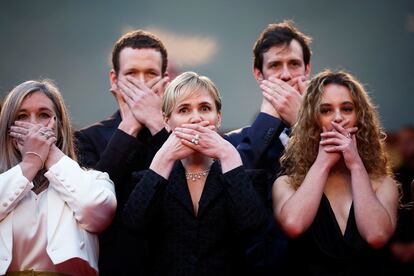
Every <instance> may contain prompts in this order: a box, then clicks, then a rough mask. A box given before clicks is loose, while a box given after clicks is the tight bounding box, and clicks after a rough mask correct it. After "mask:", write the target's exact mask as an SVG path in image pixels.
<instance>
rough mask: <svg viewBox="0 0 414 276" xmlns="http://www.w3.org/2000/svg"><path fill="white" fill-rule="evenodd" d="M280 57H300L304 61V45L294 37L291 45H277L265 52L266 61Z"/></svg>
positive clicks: (264, 58)
mask: <svg viewBox="0 0 414 276" xmlns="http://www.w3.org/2000/svg"><path fill="white" fill-rule="evenodd" d="M279 59H298V60H302V61H303V50H302V46H300V43H299V42H298V41H297V40H296V39H293V40H292V41H291V42H290V44H289V45H288V44H281V45H275V46H272V47H271V48H269V50H267V51H266V52H265V53H263V61H264V62H268V61H271V60H279Z"/></svg>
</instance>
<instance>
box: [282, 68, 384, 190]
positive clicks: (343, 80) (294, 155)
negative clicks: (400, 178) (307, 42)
mask: <svg viewBox="0 0 414 276" xmlns="http://www.w3.org/2000/svg"><path fill="white" fill-rule="evenodd" d="M328 84H337V85H341V86H344V87H346V88H348V90H349V91H350V94H351V98H352V100H353V102H354V105H355V110H356V118H357V122H356V127H358V131H357V133H356V140H357V146H358V153H359V155H360V156H361V159H362V161H363V163H364V166H365V168H366V170H367V172H368V174H369V176H370V177H371V178H373V179H377V178H379V177H381V176H385V175H392V174H391V169H390V167H389V165H388V161H387V156H386V151H385V144H384V143H385V138H386V136H385V132H384V131H383V129H382V127H381V124H380V121H379V117H378V113H377V111H376V108H375V106H374V105H373V103H372V101H371V99H370V97H369V95H368V93H367V92H366V91H365V89H364V87H363V85H362V84H360V83H359V82H358V81H357V80H356V79H355V78H354V77H353V76H352V75H351V74H349V73H347V72H344V71H338V72H333V71H330V70H325V71H323V72H321V73H319V74H318V75H316V76H315V77H314V78H313V79H312V80H311V82H310V84H309V86H308V88H307V92H306V94H305V95H304V98H303V104H302V107H301V109H300V111H299V115H298V120H297V122H296V124H295V125H294V127H293V130H292V136H291V138H290V140H289V144H288V147H287V148H286V151H285V153H284V154H283V156H282V158H281V165H282V168H283V173H284V174H286V175H287V176H289V177H290V181H291V182H290V183H291V185H293V187H295V188H296V189H297V188H298V187H299V186H300V184H301V183H302V182H303V180H304V178H305V176H306V174H307V172H308V171H309V169H310V167H311V166H312V164H313V163H314V162H315V160H316V157H317V155H318V148H319V141H320V134H321V132H322V127H321V126H320V124H319V120H318V116H319V113H320V103H321V98H322V94H323V92H324V89H325V87H326V86H327V85H328Z"/></svg>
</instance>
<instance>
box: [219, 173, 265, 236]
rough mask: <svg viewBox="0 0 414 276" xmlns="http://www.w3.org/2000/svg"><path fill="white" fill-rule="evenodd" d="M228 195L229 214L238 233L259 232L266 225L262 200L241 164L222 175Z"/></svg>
mask: <svg viewBox="0 0 414 276" xmlns="http://www.w3.org/2000/svg"><path fill="white" fill-rule="evenodd" d="M222 179H223V182H224V187H225V190H226V195H227V197H228V208H229V214H230V216H231V218H232V221H233V223H234V225H235V228H236V231H237V232H240V233H250V232H260V231H262V230H263V229H264V228H265V227H266V222H267V213H266V209H265V207H264V204H263V202H262V201H261V200H260V198H259V196H258V194H257V192H256V191H255V190H254V188H253V185H252V182H251V180H250V178H249V177H248V175H247V174H246V172H245V170H244V168H243V167H242V166H240V167H237V168H235V169H233V170H231V171H228V172H226V173H225V174H223V175H222Z"/></svg>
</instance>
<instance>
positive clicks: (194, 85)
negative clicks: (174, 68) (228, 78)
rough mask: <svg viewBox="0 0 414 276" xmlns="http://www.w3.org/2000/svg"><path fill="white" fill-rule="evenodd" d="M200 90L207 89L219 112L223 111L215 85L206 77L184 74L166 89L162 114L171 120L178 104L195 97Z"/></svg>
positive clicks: (190, 73) (192, 73) (191, 73)
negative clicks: (192, 96)
mask: <svg viewBox="0 0 414 276" xmlns="http://www.w3.org/2000/svg"><path fill="white" fill-rule="evenodd" d="M200 89H205V90H206V91H207V92H208V93H209V94H210V96H211V97H212V98H213V99H214V103H215V104H216V109H217V112H220V111H221V98H220V92H219V91H218V89H217V87H216V86H215V85H214V83H213V82H212V81H211V80H210V79H209V78H207V77H206V76H200V75H198V74H197V73H194V72H184V73H182V74H180V75H179V76H177V77H176V78H175V79H174V80H173V81H172V82H171V83H170V84H169V85H168V86H167V88H166V89H165V93H164V97H163V99H162V112H163V114H164V116H165V117H167V118H169V117H170V116H171V113H172V112H173V110H174V107H175V106H176V104H177V102H179V101H180V100H182V99H184V98H187V97H189V96H191V95H194V93H196V92H197V91H199V90H200Z"/></svg>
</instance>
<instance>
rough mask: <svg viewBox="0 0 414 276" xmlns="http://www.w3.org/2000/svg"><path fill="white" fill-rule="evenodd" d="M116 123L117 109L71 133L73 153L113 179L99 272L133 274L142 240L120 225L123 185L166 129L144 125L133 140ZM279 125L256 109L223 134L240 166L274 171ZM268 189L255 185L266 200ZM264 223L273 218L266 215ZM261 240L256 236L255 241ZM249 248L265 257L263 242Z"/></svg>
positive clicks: (162, 138) (139, 259)
mask: <svg viewBox="0 0 414 276" xmlns="http://www.w3.org/2000/svg"><path fill="white" fill-rule="evenodd" d="M120 122H121V116H120V113H119V111H117V112H116V113H115V114H113V115H112V116H111V117H110V118H108V119H106V120H104V121H101V122H98V123H96V124H94V125H92V126H89V127H87V128H84V129H81V130H80V131H77V132H75V138H76V144H77V152H78V158H79V162H80V164H81V165H82V166H85V167H87V168H94V169H97V170H100V171H104V172H107V173H108V174H109V176H110V177H111V179H112V180H113V181H114V183H115V190H116V195H117V200H118V206H119V208H118V209H117V213H116V215H115V218H114V221H113V223H112V225H111V226H110V227H109V228H108V229H107V230H106V231H104V232H103V233H102V234H101V235H100V237H99V242H100V258H99V270H100V274H101V275H127V273H128V272H129V271H134V272H135V274H136V275H145V271H144V270H143V267H144V261H143V259H144V258H143V255H144V254H145V251H146V243H145V241H144V240H142V239H140V238H139V237H137V236H131V235H130V234H129V233H128V231H126V229H124V227H123V226H122V224H121V223H120V210H121V209H122V206H123V205H124V203H125V202H126V200H127V199H128V196H129V192H130V188H129V187H128V184H129V183H131V175H132V172H133V171H140V170H144V169H147V168H148V167H149V165H150V163H151V161H152V158H153V157H154V155H155V153H156V152H157V151H158V149H159V148H160V147H161V146H162V144H163V143H164V142H165V140H166V139H167V138H168V133H167V131H166V130H165V129H163V130H161V131H160V132H159V133H157V134H156V135H155V136H151V134H150V132H149V130H148V129H146V128H144V129H142V130H141V131H140V133H139V135H138V137H137V138H135V137H132V136H130V135H127V134H126V133H124V132H123V131H120V130H118V126H119V124H120ZM284 128H285V125H284V124H283V123H282V122H281V121H280V120H278V119H276V118H274V117H272V116H270V115H267V114H264V113H260V114H259V115H258V116H257V118H256V120H255V121H254V122H253V124H252V125H251V126H250V127H247V128H243V129H241V130H238V131H234V132H231V133H229V134H227V135H225V136H224V138H225V139H227V140H228V141H229V142H230V143H232V144H233V145H234V146H235V147H236V148H237V149H238V151H239V153H240V155H241V157H242V160H243V164H244V166H245V168H247V169H252V168H264V169H267V170H268V171H270V172H275V171H276V168H278V167H277V164H278V159H279V155H280V154H281V152H282V151H283V146H282V148H281V144H280V141H279V139H278V137H279V135H280V133H281V132H282V131H283V129H284ZM274 164H276V165H274ZM270 187H271V185H267V187H264V188H263V187H261V188H263V189H264V193H262V195H263V197H264V198H265V199H264V200H266V201H268V199H269V198H270V193H269V189H270ZM266 190H267V191H266ZM269 221H271V222H272V221H273V219H272V218H269ZM263 239H264V237H262V236H260V237H259V240H260V241H259V243H262V240H263ZM257 248H260V250H257ZM253 249H254V250H252V252H253V253H252V255H254V256H259V257H255V258H259V260H261V258H262V256H266V255H268V254H267V253H266V252H264V251H263V246H259V247H257V246H254V248H253ZM129 252H134V254H133V255H131V254H130V253H129ZM257 252H260V253H257ZM253 262H256V261H253Z"/></svg>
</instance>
